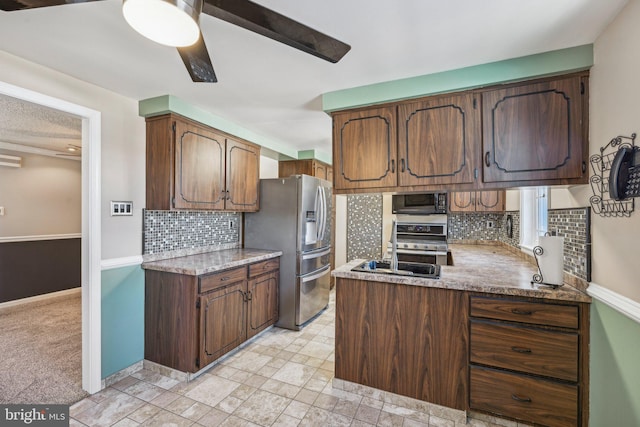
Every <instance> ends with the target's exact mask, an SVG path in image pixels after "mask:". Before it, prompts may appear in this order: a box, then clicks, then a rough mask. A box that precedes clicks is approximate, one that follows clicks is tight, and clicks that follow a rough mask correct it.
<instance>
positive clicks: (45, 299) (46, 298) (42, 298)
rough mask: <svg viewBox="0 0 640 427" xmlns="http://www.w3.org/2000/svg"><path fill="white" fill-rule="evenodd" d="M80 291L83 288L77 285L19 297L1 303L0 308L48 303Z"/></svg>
mask: <svg viewBox="0 0 640 427" xmlns="http://www.w3.org/2000/svg"><path fill="white" fill-rule="evenodd" d="M80 291H81V288H80V287H77V288H71V289H65V290H63V291H57V292H51V293H49V294H43V295H36V296H33V297H28V298H21V299H17V300H14V301H7V302H3V303H0V310H5V309H8V308H12V307H18V306H21V305H24V304H29V305H30V306H34V303H35V304H36V305H43V304H48V303H49V302H52V301H54V300H56V299H59V298H68V297H70V296H72V295H75V294H80Z"/></svg>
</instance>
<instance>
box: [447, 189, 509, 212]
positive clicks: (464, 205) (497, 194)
mask: <svg viewBox="0 0 640 427" xmlns="http://www.w3.org/2000/svg"><path fill="white" fill-rule="evenodd" d="M504 210H505V190H485V191H454V192H452V193H449V212H504Z"/></svg>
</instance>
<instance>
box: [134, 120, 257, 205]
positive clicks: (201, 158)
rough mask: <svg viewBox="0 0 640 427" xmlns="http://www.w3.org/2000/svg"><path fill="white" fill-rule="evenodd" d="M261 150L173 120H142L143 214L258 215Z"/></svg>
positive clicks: (219, 133)
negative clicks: (207, 212)
mask: <svg viewBox="0 0 640 427" xmlns="http://www.w3.org/2000/svg"><path fill="white" fill-rule="evenodd" d="M259 168H260V147H259V146H257V145H254V144H251V143H249V142H245V141H239V140H236V139H232V138H230V136H228V135H226V134H224V133H223V132H219V131H216V130H215V129H213V128H210V127H208V126H205V125H202V124H200V123H197V122H194V121H192V120H189V119H186V118H184V117H182V116H178V115H176V114H167V115H164V116H158V117H150V118H147V154H146V174H147V177H146V186H147V192H146V193H147V200H146V208H147V209H151V210H172V209H189V210H195V209H206V210H232V211H256V210H258V207H259V203H258V183H259V170H260V169H259Z"/></svg>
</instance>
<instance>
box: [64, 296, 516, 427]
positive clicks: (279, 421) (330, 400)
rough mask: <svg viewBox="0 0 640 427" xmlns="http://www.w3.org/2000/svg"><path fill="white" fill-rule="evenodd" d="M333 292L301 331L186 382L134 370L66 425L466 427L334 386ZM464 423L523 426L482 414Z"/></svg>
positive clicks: (81, 405) (76, 409)
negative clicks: (326, 302) (320, 310)
mask: <svg viewBox="0 0 640 427" xmlns="http://www.w3.org/2000/svg"><path fill="white" fill-rule="evenodd" d="M333 297H334V295H333V294H332V302H331V303H330V305H329V308H328V309H327V310H325V312H324V313H322V314H321V315H320V316H319V317H318V318H316V319H315V320H314V321H313V322H312V323H311V324H309V325H308V326H306V327H305V328H304V329H303V330H302V331H300V332H294V331H289V330H286V329H280V328H272V329H270V330H268V331H266V332H265V333H263V334H262V335H260V336H259V337H257V339H255V340H253V341H252V342H251V343H249V344H248V345H247V346H246V347H244V348H242V349H241V350H240V351H238V352H236V353H235V354H232V355H231V356H229V357H226V358H224V359H223V360H222V361H221V362H220V363H219V364H217V365H216V366H214V367H212V368H211V369H210V370H209V371H207V372H206V373H204V374H203V375H201V376H200V377H198V378H196V379H195V380H192V381H190V382H179V381H177V380H174V379H171V378H169V377H166V376H163V375H160V374H158V373H155V372H152V371H149V370H146V369H142V370H140V371H138V372H135V373H133V374H132V375H130V376H128V377H126V378H124V379H123V380H121V381H119V382H117V383H115V384H113V385H112V386H110V387H108V388H106V389H104V390H102V391H101V392H99V393H96V394H94V395H92V396H89V397H87V398H86V399H84V400H81V401H80V402H78V403H76V404H75V405H73V406H72V407H71V409H70V414H71V422H70V426H71V427H73V426H115V427H130V426H203V427H212V426H354V427H357V426H394V427H395V426H402V427H418V426H434V427H436V426H437V427H443V426H445V427H460V426H462V425H464V424H463V423H461V422H460V421H459V420H458V421H454V420H452V419H447V418H445V417H443V416H436V415H433V413H427V412H420V411H416V410H412V409H409V408H405V407H401V406H398V405H395V404H390V403H387V402H383V401H381V400H377V399H375V398H373V397H365V396H363V395H361V394H355V393H351V392H348V391H344V390H340V389H338V388H335V387H333V386H332V378H333V361H334V353H333V349H334V318H335V309H334V303H333ZM439 415H443V414H439ZM444 416H446V411H445V415H444ZM467 425H469V426H473V427H494V426H507V427H519V426H520V425H519V424H518V423H515V422H511V421H506V420H500V419H496V418H494V417H488V416H483V415H474V418H470V419H469V421H468V424H467Z"/></svg>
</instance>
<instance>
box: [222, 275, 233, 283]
mask: <svg viewBox="0 0 640 427" xmlns="http://www.w3.org/2000/svg"><path fill="white" fill-rule="evenodd" d="M230 278H231V277H229V276H224V277H223V278H222V279H220V281H221V282H226V281H227V280H229V279H230Z"/></svg>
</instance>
